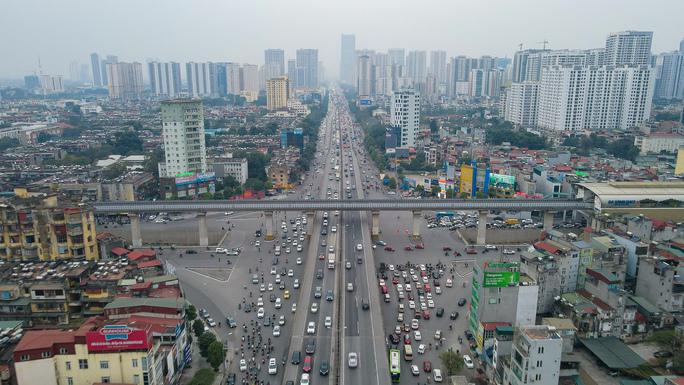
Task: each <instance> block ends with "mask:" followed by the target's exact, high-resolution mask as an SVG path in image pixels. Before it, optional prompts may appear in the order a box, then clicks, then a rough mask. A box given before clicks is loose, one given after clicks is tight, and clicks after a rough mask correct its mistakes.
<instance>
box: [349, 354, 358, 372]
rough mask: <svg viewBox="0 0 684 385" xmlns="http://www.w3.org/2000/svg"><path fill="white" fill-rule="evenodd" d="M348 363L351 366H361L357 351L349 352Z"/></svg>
mask: <svg viewBox="0 0 684 385" xmlns="http://www.w3.org/2000/svg"><path fill="white" fill-rule="evenodd" d="M347 365H349V367H350V368H356V367H358V366H359V356H358V355H357V354H356V352H350V353H349V356H348V359H347Z"/></svg>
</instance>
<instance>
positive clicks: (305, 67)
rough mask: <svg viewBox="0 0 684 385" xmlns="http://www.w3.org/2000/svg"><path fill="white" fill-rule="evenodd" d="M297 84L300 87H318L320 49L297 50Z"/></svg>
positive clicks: (310, 88) (311, 88)
mask: <svg viewBox="0 0 684 385" xmlns="http://www.w3.org/2000/svg"><path fill="white" fill-rule="evenodd" d="M295 84H296V86H297V88H299V89H309V90H313V89H317V88H318V50H317V49H298V50H297V79H296V83H295Z"/></svg>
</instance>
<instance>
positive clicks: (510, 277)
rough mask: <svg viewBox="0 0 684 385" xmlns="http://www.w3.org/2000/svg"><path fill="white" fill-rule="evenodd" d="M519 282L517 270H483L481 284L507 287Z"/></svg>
mask: <svg viewBox="0 0 684 385" xmlns="http://www.w3.org/2000/svg"><path fill="white" fill-rule="evenodd" d="M519 282H520V272H518V271H485V273H484V279H483V282H482V286H484V287H507V286H517V285H518V283H519Z"/></svg>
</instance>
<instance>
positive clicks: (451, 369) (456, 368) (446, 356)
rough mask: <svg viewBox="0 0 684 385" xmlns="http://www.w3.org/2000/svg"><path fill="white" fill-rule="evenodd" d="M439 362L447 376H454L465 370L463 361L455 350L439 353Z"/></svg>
mask: <svg viewBox="0 0 684 385" xmlns="http://www.w3.org/2000/svg"><path fill="white" fill-rule="evenodd" d="M439 360H440V361H441V362H442V367H443V368H444V370H445V371H446V375H447V376H454V375H456V374H458V373H459V372H460V371H461V370H462V369H463V366H464V364H463V359H461V357H459V356H458V354H456V353H454V351H453V350H444V351H443V352H441V353H439Z"/></svg>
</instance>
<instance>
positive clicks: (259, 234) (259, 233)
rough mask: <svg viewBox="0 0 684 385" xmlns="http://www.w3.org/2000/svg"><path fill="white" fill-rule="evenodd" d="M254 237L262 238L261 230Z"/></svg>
mask: <svg viewBox="0 0 684 385" xmlns="http://www.w3.org/2000/svg"><path fill="white" fill-rule="evenodd" d="M254 236H255V237H257V238H259V237H260V236H261V230H257V231H255V232H254Z"/></svg>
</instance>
